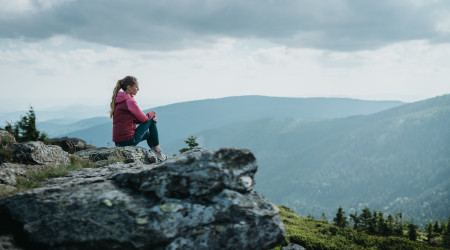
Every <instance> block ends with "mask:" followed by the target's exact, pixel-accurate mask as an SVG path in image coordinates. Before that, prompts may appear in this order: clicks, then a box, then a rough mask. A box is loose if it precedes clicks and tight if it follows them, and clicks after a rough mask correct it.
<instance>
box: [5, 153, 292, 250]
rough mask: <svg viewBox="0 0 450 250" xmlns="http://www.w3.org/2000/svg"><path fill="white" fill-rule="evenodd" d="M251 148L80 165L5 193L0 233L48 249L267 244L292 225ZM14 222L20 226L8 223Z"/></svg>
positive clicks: (263, 246)
mask: <svg viewBox="0 0 450 250" xmlns="http://www.w3.org/2000/svg"><path fill="white" fill-rule="evenodd" d="M256 170H257V164H256V159H255V157H254V156H253V154H252V153H251V152H250V151H249V150H237V149H230V148H225V149H220V150H217V151H212V150H201V151H195V152H189V153H186V154H181V155H179V156H177V157H175V158H172V159H169V160H167V161H164V162H161V163H158V164H153V165H147V164H142V163H137V162H134V163H128V164H123V163H114V164H109V165H106V166H104V167H101V168H96V169H80V170H77V171H73V172H72V173H70V174H69V175H68V176H65V177H61V178H56V179H52V180H50V181H48V182H47V183H46V184H45V185H44V187H42V188H39V189H35V190H31V191H28V192H25V193H21V194H17V195H13V196H8V197H5V198H3V199H0V221H2V222H4V223H0V232H3V234H12V235H14V237H21V238H20V239H21V240H22V241H21V244H22V245H23V246H26V247H27V248H35V247H38V248H44V249H267V248H270V247H273V246H275V245H277V244H278V243H280V242H281V241H282V240H283V239H284V237H285V235H286V229H285V227H284V225H283V224H282V222H281V219H280V217H279V216H278V209H277V208H276V207H275V206H274V205H272V204H271V203H270V202H269V201H268V200H267V199H266V198H264V197H262V196H261V195H260V194H258V193H256V192H254V191H253V190H252V189H253V186H254V175H255V173H256ZM7 225H15V226H7Z"/></svg>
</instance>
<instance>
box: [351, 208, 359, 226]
mask: <svg viewBox="0 0 450 250" xmlns="http://www.w3.org/2000/svg"><path fill="white" fill-rule="evenodd" d="M350 219H351V220H352V221H353V229H355V230H359V229H360V223H361V218H360V217H359V216H358V212H357V211H355V213H354V214H350Z"/></svg>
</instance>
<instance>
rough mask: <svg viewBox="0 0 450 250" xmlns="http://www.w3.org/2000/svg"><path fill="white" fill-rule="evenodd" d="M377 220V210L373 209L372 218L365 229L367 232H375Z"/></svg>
mask: <svg viewBox="0 0 450 250" xmlns="http://www.w3.org/2000/svg"><path fill="white" fill-rule="evenodd" d="M377 221H378V216H377V212H375V211H373V214H372V218H371V219H370V220H369V222H368V223H369V225H368V228H367V230H368V233H369V234H377Z"/></svg>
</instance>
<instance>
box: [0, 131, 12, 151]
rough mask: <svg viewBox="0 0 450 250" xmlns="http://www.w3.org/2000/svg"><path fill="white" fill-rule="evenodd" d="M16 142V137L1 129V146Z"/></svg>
mask: <svg viewBox="0 0 450 250" xmlns="http://www.w3.org/2000/svg"><path fill="white" fill-rule="evenodd" d="M14 142H16V138H14V136H13V135H12V134H10V133H9V132H8V131H6V130H0V148H2V147H3V146H6V145H8V144H10V143H14Z"/></svg>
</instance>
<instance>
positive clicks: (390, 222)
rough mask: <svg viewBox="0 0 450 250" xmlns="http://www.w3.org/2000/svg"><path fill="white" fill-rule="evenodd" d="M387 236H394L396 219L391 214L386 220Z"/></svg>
mask: <svg viewBox="0 0 450 250" xmlns="http://www.w3.org/2000/svg"><path fill="white" fill-rule="evenodd" d="M386 225H387V236H391V235H394V217H393V216H392V215H391V214H389V215H388V217H387V220H386Z"/></svg>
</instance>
